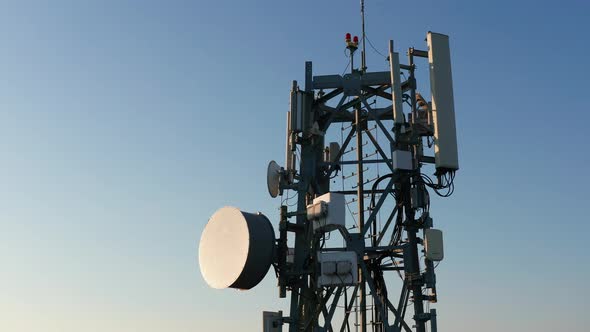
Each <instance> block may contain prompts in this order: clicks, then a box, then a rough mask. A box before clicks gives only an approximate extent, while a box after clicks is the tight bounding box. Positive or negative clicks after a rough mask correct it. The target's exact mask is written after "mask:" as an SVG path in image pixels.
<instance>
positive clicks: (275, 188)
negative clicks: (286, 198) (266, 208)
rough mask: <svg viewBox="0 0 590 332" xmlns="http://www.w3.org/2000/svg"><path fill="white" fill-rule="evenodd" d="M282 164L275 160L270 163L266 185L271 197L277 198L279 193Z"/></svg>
mask: <svg viewBox="0 0 590 332" xmlns="http://www.w3.org/2000/svg"><path fill="white" fill-rule="evenodd" d="M280 171H281V166H279V164H277V163H276V162H275V161H274V160H271V162H270V163H268V168H267V169H266V185H267V186H268V193H269V194H270V197H272V198H275V197H277V196H278V195H279V182H280V178H281V173H280Z"/></svg>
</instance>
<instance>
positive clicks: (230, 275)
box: [199, 207, 275, 289]
mask: <svg viewBox="0 0 590 332" xmlns="http://www.w3.org/2000/svg"><path fill="white" fill-rule="evenodd" d="M274 242H275V238H274V230H273V228H272V224H271V223H270V221H269V220H268V218H266V217H265V216H264V215H263V214H259V213H258V214H254V213H247V212H242V211H240V210H239V209H237V208H234V207H223V208H221V209H219V210H217V212H215V213H214V214H213V216H211V218H210V219H209V222H208V223H207V225H206V226H205V230H204V231H203V234H202V235H201V242H200V243H199V266H200V268H201V274H202V275H203V278H204V279H205V281H206V282H207V284H208V285H209V286H211V287H213V288H217V289H222V288H228V287H229V288H238V289H250V288H252V287H254V286H256V285H257V284H258V283H259V282H260V281H262V279H264V276H265V275H266V273H267V272H268V269H269V268H270V265H271V264H272V259H273V250H274Z"/></svg>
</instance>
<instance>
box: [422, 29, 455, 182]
mask: <svg viewBox="0 0 590 332" xmlns="http://www.w3.org/2000/svg"><path fill="white" fill-rule="evenodd" d="M426 40H427V43H428V62H429V64H430V91H431V93H432V114H433V122H434V157H435V162H436V169H437V172H438V173H445V172H446V171H455V170H458V169H459V157H458V153H457V130H456V128H455V102H454V98H453V77H452V73H451V51H450V49H449V36H446V35H443V34H439V33H434V32H428V35H427V38H426Z"/></svg>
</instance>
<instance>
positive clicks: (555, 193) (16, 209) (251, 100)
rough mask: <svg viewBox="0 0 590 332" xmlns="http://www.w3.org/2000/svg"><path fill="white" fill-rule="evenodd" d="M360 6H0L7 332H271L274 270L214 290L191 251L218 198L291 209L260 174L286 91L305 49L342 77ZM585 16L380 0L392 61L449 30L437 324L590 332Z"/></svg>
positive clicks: (0, 233) (507, 6)
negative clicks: (453, 136)
mask: <svg viewBox="0 0 590 332" xmlns="http://www.w3.org/2000/svg"><path fill="white" fill-rule="evenodd" d="M404 4H409V7H408V9H406V10H405V12H404V10H403V5H404ZM358 9H359V4H358V1H352V0H351V1H290V2H285V1H161V2H159V3H157V2H154V1H92V2H91V1H70V2H66V1H39V2H33V1H3V2H2V5H1V6H0V188H1V189H0V330H2V331H6V332H41V331H43V332H78V331H85V332H92V331H101V332H102V331H109V332H116V331H121V332H124V331H125V332H127V331H142V332H156V331H175V332H180V331H213V330H215V331H259V330H260V327H259V326H260V321H261V316H262V314H261V311H262V310H264V309H266V310H272V309H285V308H286V307H287V301H286V300H283V301H279V299H278V297H277V292H276V289H275V280H274V278H273V277H272V276H271V275H269V276H267V278H266V279H265V280H264V281H263V283H262V284H261V285H260V286H258V287H257V288H256V289H254V290H253V291H250V292H237V291H230V290H226V291H218V290H212V289H209V288H208V287H207V286H206V285H205V283H204V281H203V280H202V278H201V276H200V273H199V270H198V264H197V259H196V257H197V256H196V251H197V242H198V239H199V236H200V233H201V231H202V229H203V227H204V225H205V223H206V222H207V219H208V218H209V216H210V215H211V214H212V213H213V212H214V211H215V210H216V209H217V208H219V207H222V206H224V205H236V206H239V207H241V208H242V209H244V210H246V211H258V210H259V211H263V212H265V213H267V215H269V216H270V217H273V218H274V217H276V208H277V207H278V205H279V202H278V200H272V199H270V198H269V197H268V194H267V191H266V184H265V171H266V164H267V162H268V160H270V159H276V160H280V161H282V159H283V145H284V140H283V137H284V122H285V121H284V119H285V116H284V114H285V111H286V110H287V107H288V93H289V88H290V82H291V80H293V79H299V80H302V79H303V66H304V61H306V60H313V61H314V69H315V71H316V73H324V74H332V73H339V72H342V70H343V69H344V67H345V66H346V61H347V60H346V58H344V56H343V52H342V49H343V36H344V33H346V32H349V31H350V32H353V33H357V34H358V33H359V30H360V19H359V15H358ZM588 17H590V5H589V4H588V2H587V1H582V0H578V1H551V2H549V1H481V2H480V1H413V2H403V1H385V0H379V1H377V0H375V1H373V0H367V20H368V23H367V33H368V36H369V37H370V39H371V41H372V42H373V44H374V45H375V46H376V47H377V48H378V49H379V50H380V51H381V52H385V50H386V46H387V40H388V39H390V38H392V39H395V41H396V45H397V46H398V47H399V49H398V50H400V51H401V50H402V49H405V48H407V47H409V46H416V47H417V48H425V46H424V38H425V34H426V32H427V31H428V30H432V31H436V32H442V33H445V34H448V35H450V36H451V43H452V57H453V66H454V67H453V70H454V72H453V75H454V83H455V101H456V112H457V127H458V137H459V144H460V163H461V170H460V171H459V172H458V174H457V179H456V192H455V195H453V196H452V198H450V199H446V200H438V201H436V202H434V203H433V207H432V211H433V214H434V216H435V222H436V224H437V226H438V227H439V228H441V229H443V230H444V232H445V243H446V249H445V250H446V254H445V256H446V257H445V261H444V262H443V263H442V264H441V265H440V266H439V269H438V290H439V299H440V302H439V304H438V305H437V308H438V310H439V314H440V316H439V328H440V329H441V330H442V331H474V330H477V331H481V332H487V331H489V332H491V331H583V330H587V329H588V326H590V319H589V315H588V314H587V313H586V311H587V308H586V304H587V299H588V298H589V297H590V286H589V283H588V280H590V267H589V258H588V251H590V245H589V244H588V236H589V234H590V226H589V224H588V217H587V208H588V204H589V203H590V199H589V198H588V196H587V195H588V191H587V188H588V187H589V186H590V177H589V175H588V163H589V162H590V157H589V152H590V151H589V148H588V144H587V142H588V138H587V127H588V123H589V122H590V115H589V114H590V113H589V112H587V111H586V109H587V101H588V86H589V85H588V77H590V62H589V61H588V54H589V53H590V46H589V40H588V35H589V34H590V25H589V23H588ZM402 52H403V51H402ZM368 57H369V58H368V59H369V60H368V61H369V62H368V64H369V70H382V69H384V68H386V67H385V65H386V64H385V62H384V61H383V59H382V58H381V57H380V56H379V55H376V54H375V53H373V52H369V54H368ZM273 221H274V222H275V223H276V219H274V220H273ZM230 317H231V318H230Z"/></svg>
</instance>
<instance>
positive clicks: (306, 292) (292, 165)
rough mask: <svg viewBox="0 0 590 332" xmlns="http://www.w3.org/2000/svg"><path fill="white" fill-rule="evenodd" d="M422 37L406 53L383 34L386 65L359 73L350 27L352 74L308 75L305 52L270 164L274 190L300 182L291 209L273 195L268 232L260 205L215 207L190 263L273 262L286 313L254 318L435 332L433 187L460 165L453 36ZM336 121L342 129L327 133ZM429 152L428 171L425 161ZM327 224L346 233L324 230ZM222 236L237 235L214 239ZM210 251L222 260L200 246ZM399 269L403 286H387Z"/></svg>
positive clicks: (239, 269)
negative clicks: (426, 85)
mask: <svg viewBox="0 0 590 332" xmlns="http://www.w3.org/2000/svg"><path fill="white" fill-rule="evenodd" d="M363 7H364V6H363ZM426 39H427V46H428V49H427V50H418V49H414V48H409V49H408V51H407V56H408V64H400V59H399V54H398V53H397V52H395V49H394V44H393V41H390V42H389V67H390V68H389V71H383V72H367V71H366V69H367V68H366V64H365V57H364V54H363V55H362V61H361V66H360V68H358V69H355V68H354V63H353V62H352V59H353V57H354V53H355V51H356V49H357V48H358V38H356V37H355V38H354V39H352V38H351V36H350V34H347V36H346V44H347V49H348V50H349V52H350V56H351V63H352V65H351V72H350V73H347V74H344V75H339V74H334V75H320V76H315V75H314V74H313V67H312V63H311V62H306V63H305V83H304V87H303V89H301V88H300V87H299V85H298V83H297V82H296V81H293V84H292V89H291V103H290V110H289V112H288V114H287V135H286V160H285V166H284V167H280V166H278V164H276V163H275V162H274V161H273V162H271V163H270V164H269V167H268V178H267V181H268V188H269V193H270V194H271V196H272V197H276V196H277V195H281V196H282V195H284V193H285V192H286V191H288V190H292V191H294V192H296V194H297V204H296V205H295V206H294V208H293V209H290V207H289V206H288V205H286V204H285V205H282V206H281V209H280V220H279V230H278V234H279V237H278V239H274V236H272V235H269V234H272V231H270V232H269V226H270V230H272V226H271V223H269V221H268V219H267V218H266V217H264V216H263V215H262V214H248V213H245V212H241V211H239V210H237V209H231V208H223V209H222V210H220V211H221V212H218V213H216V215H215V216H214V218H212V219H211V220H210V221H209V223H208V225H207V226H206V228H205V231H204V233H203V236H202V239H201V249H200V250H201V255H202V256H201V257H200V264H201V271H202V273H203V275H204V276H205V279H206V281H207V282H208V283H209V284H210V285H212V286H214V287H216V288H223V287H232V288H251V287H254V286H255V285H256V284H257V283H258V282H260V281H261V280H262V278H263V277H264V274H265V273H266V271H268V269H269V267H270V266H273V267H274V270H275V272H276V276H277V278H278V288H279V297H281V298H285V297H287V294H289V295H290V310H289V314H288V315H283V313H282V312H265V313H264V315H263V319H264V331H281V330H282V327H283V326H284V325H288V329H289V331H290V332H295V331H334V330H339V331H350V330H351V328H352V329H355V330H360V331H363V332H365V331H377V332H382V331H396V332H397V331H411V330H412V329H413V328H415V330H416V331H418V332H425V331H427V330H430V331H436V310H435V309H428V308H429V305H430V304H431V303H436V302H437V299H438V297H437V289H436V276H435V267H436V265H435V264H438V262H440V261H441V260H442V259H443V256H444V255H443V245H442V232H441V231H440V230H437V229H434V228H433V219H432V216H431V214H430V194H431V193H435V194H437V195H440V196H443V197H447V196H450V195H451V194H452V191H453V188H454V184H453V181H454V177H455V171H457V170H458V168H459V166H458V154H457V139H456V132H455V131H456V130H455V115H454V101H453V90H452V77H451V61H450V49H449V38H448V36H446V35H442V34H437V33H432V32H429V33H428V34H427V38H426ZM363 46H364V33H363ZM363 53H364V52H363ZM418 58H424V59H427V61H428V64H429V72H430V92H431V101H427V100H426V99H425V98H424V96H423V94H421V93H419V92H418V86H417V82H416V78H415V71H416V65H415V61H416V60H418ZM337 124H341V127H340V128H336V129H338V130H340V131H341V133H342V141H341V142H340V144H339V143H337V142H331V143H329V144H326V138H327V137H329V133H330V132H333V131H334V129H335V127H337V126H336V125H337ZM429 149H430V150H429ZM431 150H432V153H433V154H432V155H429V154H428V152H429V151H431ZM353 152H355V156H354V157H352V158H351V157H350V156H351V154H352V153H353ZM297 154H299V155H298V156H297ZM297 162H298V163H297ZM428 165H433V166H434V174H433V176H434V178H431V177H430V176H429V175H427V174H425V173H424V172H423V168H424V169H425V168H426V167H428ZM350 169H353V171H352V172H351V173H350V174H345V170H350ZM375 169H376V171H375ZM338 176H340V177H341V179H342V188H340V189H337V188H336V187H337V184H335V183H336V181H335V180H334V179H336V178H337V177H338ZM345 182H346V184H345ZM347 210H348V211H349V213H350V215H351V216H352V219H353V222H347V217H346V212H347ZM381 216H385V218H384V219H381ZM383 220H385V221H384V222H383ZM235 227H237V228H239V230H234V228H235ZM234 231H236V232H239V234H237V235H236V234H232V233H233V232H234ZM289 233H291V234H292V236H289ZM332 235H334V237H340V238H341V239H342V242H341V243H342V244H341V245H334V243H335V242H336V241H334V240H335V239H334V238H332V240H331V241H327V238H330V237H332ZM229 236H232V238H235V239H236V243H237V244H239V245H237V246H229V248H228V247H227V246H223V248H221V246H222V244H223V243H227V238H228V237H229ZM224 241H225V242H224ZM245 248H247V249H245ZM219 250H223V254H222V255H221V257H222V258H223V263H224V266H225V267H223V268H222V267H220V266H219V263H220V261H219V260H214V259H211V257H209V256H207V255H214V254H215V252H218V251H219ZM244 251H245V252H244ZM204 253H205V254H204ZM422 253H423V256H424V260H423V261H422V259H421V256H422ZM203 255H205V256H207V257H203ZM226 271H229V272H226ZM397 276H399V277H400V278H401V281H399V282H398V284H401V290H400V291H399V292H392V290H393V287H392V284H393V283H394V278H396V277H397ZM391 294H394V295H395V294H399V296H398V297H397V298H395V296H391ZM410 307H413V308H412V309H410ZM411 310H413V315H410V314H409V313H408V311H411ZM408 319H410V320H413V322H411V321H410V322H408ZM351 321H353V322H351Z"/></svg>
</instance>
